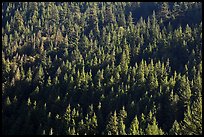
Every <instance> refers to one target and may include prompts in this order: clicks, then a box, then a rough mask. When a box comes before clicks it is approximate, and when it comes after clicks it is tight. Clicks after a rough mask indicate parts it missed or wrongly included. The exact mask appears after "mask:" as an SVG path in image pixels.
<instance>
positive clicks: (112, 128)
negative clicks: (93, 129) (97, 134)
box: [106, 111, 119, 135]
mask: <svg viewBox="0 0 204 137" xmlns="http://www.w3.org/2000/svg"><path fill="white" fill-rule="evenodd" d="M106 133H107V134H111V135H118V134H119V133H118V118H117V114H116V111H114V114H113V115H111V117H110V119H109V121H108V124H107V126H106Z"/></svg>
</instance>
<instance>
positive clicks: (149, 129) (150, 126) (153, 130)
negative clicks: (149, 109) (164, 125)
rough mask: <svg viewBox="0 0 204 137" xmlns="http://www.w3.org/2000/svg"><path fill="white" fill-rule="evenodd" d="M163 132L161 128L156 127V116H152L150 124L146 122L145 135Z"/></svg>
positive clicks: (161, 133)
mask: <svg viewBox="0 0 204 137" xmlns="http://www.w3.org/2000/svg"><path fill="white" fill-rule="evenodd" d="M163 134H164V132H163V131H162V129H160V128H159V127H158V124H157V122H156V118H155V117H153V123H152V124H148V126H147V128H146V135H163Z"/></svg>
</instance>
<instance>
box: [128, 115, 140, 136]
mask: <svg viewBox="0 0 204 137" xmlns="http://www.w3.org/2000/svg"><path fill="white" fill-rule="evenodd" d="M129 135H140V128H139V121H138V119H137V116H135V118H134V119H133V121H132V122H131V125H130V129H129Z"/></svg>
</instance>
